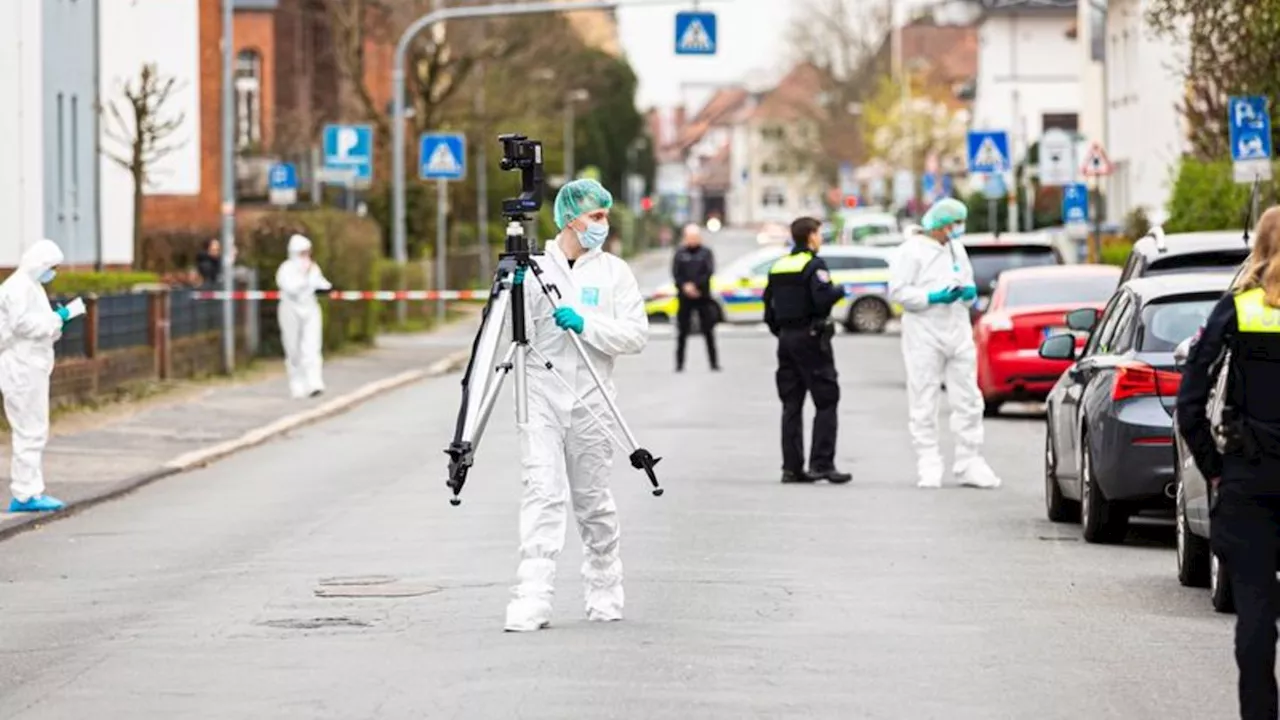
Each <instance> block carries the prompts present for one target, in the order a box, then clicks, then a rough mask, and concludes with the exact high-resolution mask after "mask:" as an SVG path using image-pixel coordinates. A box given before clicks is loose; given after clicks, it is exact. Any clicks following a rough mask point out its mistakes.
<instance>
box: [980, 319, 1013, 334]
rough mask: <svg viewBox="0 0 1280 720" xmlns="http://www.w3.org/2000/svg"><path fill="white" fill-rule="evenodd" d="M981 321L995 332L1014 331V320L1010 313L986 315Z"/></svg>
mask: <svg viewBox="0 0 1280 720" xmlns="http://www.w3.org/2000/svg"><path fill="white" fill-rule="evenodd" d="M979 322H981V323H982V325H983V326H984V327H986V329H987V330H988V331H990V332H993V333H998V332H1013V320H1011V319H1009V316H1008V315H984V316H983V317H982V320H980V321H979Z"/></svg>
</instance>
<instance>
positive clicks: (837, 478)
mask: <svg viewBox="0 0 1280 720" xmlns="http://www.w3.org/2000/svg"><path fill="white" fill-rule="evenodd" d="M808 474H809V477H811V478H813V479H814V480H826V481H827V482H829V483H831V484H833V485H843V484H845V483H847V482H849V481H850V480H852V479H853V475H851V474H849V473H846V472H840V471H839V470H837V469H835V468H830V469H827V470H810V471H809V473H808Z"/></svg>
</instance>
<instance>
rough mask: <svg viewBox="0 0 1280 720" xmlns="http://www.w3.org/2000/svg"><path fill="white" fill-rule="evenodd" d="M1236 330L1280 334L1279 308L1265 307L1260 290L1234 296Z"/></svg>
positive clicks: (1264, 294) (1263, 293)
mask: <svg viewBox="0 0 1280 720" xmlns="http://www.w3.org/2000/svg"><path fill="white" fill-rule="evenodd" d="M1235 303H1236V328H1237V329H1238V330H1239V331H1240V332H1242V333H1280V308H1273V307H1271V306H1270V305H1267V302H1266V292H1265V291H1264V290H1263V289H1262V288H1254V289H1252V290H1246V291H1245V292H1242V293H1240V294H1239V295H1236V296H1235Z"/></svg>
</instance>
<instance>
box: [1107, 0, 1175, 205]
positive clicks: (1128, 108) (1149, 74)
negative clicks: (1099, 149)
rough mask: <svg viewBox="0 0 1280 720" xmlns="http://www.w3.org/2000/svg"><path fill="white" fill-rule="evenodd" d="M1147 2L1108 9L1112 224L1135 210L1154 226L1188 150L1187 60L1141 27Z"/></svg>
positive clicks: (1117, 2) (1120, 2)
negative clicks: (1182, 109)
mask: <svg viewBox="0 0 1280 720" xmlns="http://www.w3.org/2000/svg"><path fill="white" fill-rule="evenodd" d="M1147 5H1148V2H1147V0H1111V1H1110V3H1109V4H1108V8H1107V19H1106V40H1107V47H1106V53H1107V62H1106V70H1107V82H1106V87H1107V93H1106V95H1107V103H1106V111H1107V131H1108V132H1107V134H1108V150H1109V152H1110V155H1111V162H1112V164H1113V166H1114V172H1113V174H1112V176H1111V177H1110V178H1109V179H1108V183H1107V188H1108V190H1107V216H1108V217H1109V218H1110V219H1111V220H1113V221H1116V222H1120V221H1122V220H1123V218H1124V217H1125V215H1126V214H1128V213H1129V212H1132V211H1133V210H1135V209H1137V208H1142V209H1143V210H1144V211H1146V213H1147V215H1148V217H1149V218H1150V219H1151V220H1152V221H1153V222H1156V223H1160V222H1163V221H1164V220H1165V218H1166V217H1167V210H1166V203H1167V202H1168V199H1169V195H1170V192H1171V190H1172V187H1173V181H1174V178H1175V174H1176V173H1177V169H1178V160H1179V159H1180V158H1181V157H1182V154H1183V153H1184V152H1186V150H1187V142H1186V131H1185V125H1184V123H1183V120H1182V116H1181V114H1180V113H1179V112H1178V105H1179V103H1180V102H1181V101H1182V97H1183V95H1182V93H1183V81H1182V67H1183V65H1182V63H1183V62H1184V61H1185V58H1184V57H1183V56H1182V55H1181V54H1180V53H1179V51H1178V49H1177V48H1176V47H1175V46H1174V45H1173V43H1171V42H1170V41H1169V40H1167V39H1164V38H1158V37H1156V36H1155V34H1154V33H1153V32H1152V31H1151V29H1150V28H1149V27H1148V26H1147V24H1146V21H1145V19H1144V18H1145V14H1146V10H1147Z"/></svg>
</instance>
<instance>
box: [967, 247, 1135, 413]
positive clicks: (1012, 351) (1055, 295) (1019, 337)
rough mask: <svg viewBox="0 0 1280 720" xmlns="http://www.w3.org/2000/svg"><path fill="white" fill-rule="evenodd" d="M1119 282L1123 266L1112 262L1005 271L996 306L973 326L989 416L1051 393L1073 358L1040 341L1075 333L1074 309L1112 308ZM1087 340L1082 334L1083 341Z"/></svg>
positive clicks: (994, 298)
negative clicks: (1048, 354)
mask: <svg viewBox="0 0 1280 720" xmlns="http://www.w3.org/2000/svg"><path fill="white" fill-rule="evenodd" d="M1119 280H1120V268H1117V267H1111V266H1109V265H1048V266H1043V267H1028V268H1018V269H1013V270H1006V271H1004V272H1002V273H1000V277H999V279H998V281H997V282H996V290H995V293H994V294H993V295H992V296H991V304H990V305H989V306H988V307H987V310H986V312H985V313H984V314H983V316H982V319H981V320H979V321H978V323H977V325H975V326H974V330H973V339H974V342H975V343H976V344H977V346H978V387H979V389H981V390H982V395H983V398H984V399H985V400H986V404H987V408H986V414H987V415H995V414H996V413H998V412H1000V406H1001V405H1002V404H1003V403H1006V402H1028V401H1040V400H1044V399H1045V398H1046V397H1047V396H1048V395H1049V391H1050V390H1052V389H1053V385H1054V383H1056V382H1057V381H1058V378H1059V377H1061V376H1062V373H1063V372H1064V371H1065V370H1066V369H1067V368H1068V367H1070V366H1071V362H1070V361H1067V360H1046V359H1045V358H1042V357H1040V352H1039V350H1040V343H1041V342H1043V341H1044V339H1045V338H1046V337H1048V336H1049V335H1058V334H1063V333H1069V332H1071V331H1070V330H1068V329H1067V327H1066V321H1065V316H1066V314H1067V313H1068V312H1071V311H1072V310H1078V309H1080V308H1086V307H1093V308H1097V309H1098V310H1102V308H1104V307H1106V304H1107V300H1109V299H1111V296H1112V295H1113V294H1114V293H1115V291H1116V287H1117V285H1118V284H1119ZM1084 341H1085V337H1084V336H1082V335H1080V336H1078V337H1077V340H1076V342H1077V344H1079V345H1083V344H1084Z"/></svg>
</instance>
